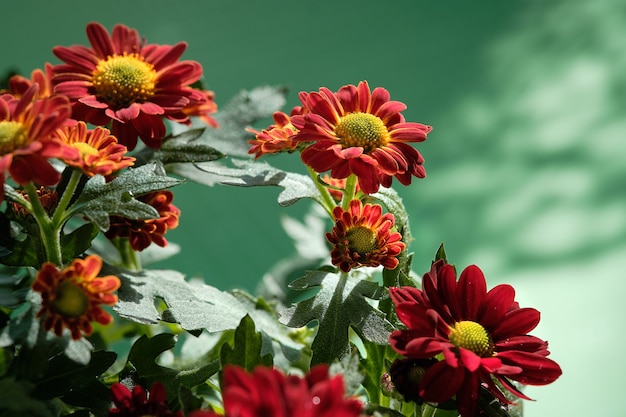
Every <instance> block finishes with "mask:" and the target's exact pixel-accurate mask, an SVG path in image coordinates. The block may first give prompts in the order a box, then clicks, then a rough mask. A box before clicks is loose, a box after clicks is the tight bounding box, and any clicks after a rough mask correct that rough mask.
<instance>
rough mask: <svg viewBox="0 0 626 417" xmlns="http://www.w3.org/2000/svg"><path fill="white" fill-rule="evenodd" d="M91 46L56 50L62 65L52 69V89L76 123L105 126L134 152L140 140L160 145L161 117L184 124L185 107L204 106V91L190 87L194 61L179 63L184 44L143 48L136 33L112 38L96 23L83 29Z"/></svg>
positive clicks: (117, 30) (198, 71)
mask: <svg viewBox="0 0 626 417" xmlns="http://www.w3.org/2000/svg"><path fill="white" fill-rule="evenodd" d="M87 37H88V39H89V42H90V43H91V46H92V47H91V48H87V47H85V46H79V45H74V46H70V47H63V46H57V47H55V48H54V49H53V52H54V54H55V55H56V56H57V57H58V58H59V59H60V60H62V61H64V62H65V64H61V65H56V66H54V67H53V71H54V74H55V76H54V78H53V79H52V81H53V84H54V90H55V92H57V93H61V94H65V95H66V96H68V97H69V98H70V100H71V101H72V104H73V115H74V118H75V119H77V120H84V121H86V122H88V123H91V124H94V125H97V126H104V125H107V124H108V123H109V122H112V128H111V130H112V133H113V135H114V136H116V137H117V138H118V140H119V141H120V142H121V143H123V144H124V145H126V146H127V147H128V149H129V150H133V149H134V148H135V146H136V144H137V137H138V136H139V137H140V138H141V140H143V141H144V142H145V144H146V145H147V146H149V147H151V148H158V147H160V146H161V140H162V139H163V137H164V136H165V133H166V128H165V124H164V123H163V120H162V119H163V118H164V117H165V118H167V119H170V120H174V121H176V122H184V123H186V122H188V121H189V116H188V115H187V114H185V112H184V109H185V108H186V107H187V106H189V105H193V104H199V103H206V101H207V100H208V98H207V96H206V95H205V93H203V92H202V91H200V90H196V89H194V88H192V87H190V85H191V84H193V83H194V82H196V81H198V80H199V79H200V77H201V76H202V66H201V65H200V64H199V63H198V62H195V61H179V58H180V57H181V55H182V54H183V52H184V51H185V49H186V48H187V44H186V43H185V42H180V43H177V44H176V45H174V46H170V45H156V44H148V45H146V44H145V41H143V40H142V39H141V38H140V37H139V33H138V32H137V31H136V30H134V29H130V28H128V27H127V26H125V25H116V26H115V27H114V28H113V31H112V34H111V35H109V33H108V32H107V30H106V29H105V28H104V27H103V26H102V25H101V24H99V23H90V24H88V25H87Z"/></svg>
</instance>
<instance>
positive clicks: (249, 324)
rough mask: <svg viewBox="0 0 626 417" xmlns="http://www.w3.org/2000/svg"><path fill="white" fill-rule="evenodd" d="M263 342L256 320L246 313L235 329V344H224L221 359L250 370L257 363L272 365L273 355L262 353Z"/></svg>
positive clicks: (223, 361) (224, 362)
mask: <svg viewBox="0 0 626 417" xmlns="http://www.w3.org/2000/svg"><path fill="white" fill-rule="evenodd" d="M261 344H262V342H261V333H259V332H257V331H256V329H255V327H254V321H253V320H252V319H251V318H250V316H249V315H247V314H246V315H245V316H244V318H243V319H241V323H239V326H237V329H236V330H235V340H234V343H233V346H232V347H231V346H230V345H229V344H224V345H222V349H221V351H220V358H221V361H222V363H223V364H226V363H227V364H229V365H238V366H241V367H242V368H244V369H245V370H246V371H248V372H250V371H252V370H253V369H254V367H255V366H257V365H264V366H272V363H273V361H272V355H270V354H265V355H261Z"/></svg>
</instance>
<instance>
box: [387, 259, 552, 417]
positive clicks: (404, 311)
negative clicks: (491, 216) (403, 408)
mask: <svg viewBox="0 0 626 417" xmlns="http://www.w3.org/2000/svg"><path fill="white" fill-rule="evenodd" d="M422 286H423V289H422V290H419V289H416V288H413V287H401V288H390V290H389V291H390V294H391V298H392V300H393V302H394V303H395V305H396V312H397V314H398V318H399V319H400V320H401V321H402V322H403V323H404V324H405V325H406V326H407V329H406V330H396V331H394V332H393V333H392V334H391V336H390V339H389V341H390V343H391V346H392V347H393V348H394V349H395V350H396V351H397V352H398V353H400V354H401V355H404V356H405V357H407V358H411V359H428V358H434V357H436V358H438V359H440V360H439V361H438V362H437V363H435V364H434V365H432V366H430V367H429V368H428V369H427V370H426V372H425V374H424V376H423V377H422V379H421V382H420V384H419V396H420V397H421V398H423V399H424V400H425V401H430V402H436V403H441V402H444V401H447V400H449V399H451V398H453V397H455V396H456V402H457V406H458V409H459V411H460V413H461V415H462V416H463V417H473V416H475V415H476V414H477V413H478V397H479V390H480V387H481V384H482V385H484V386H485V387H486V388H487V389H488V390H489V391H490V392H491V393H492V394H493V395H494V396H495V397H496V398H498V399H499V400H500V401H501V402H502V403H510V401H508V400H507V399H506V397H505V396H504V394H503V393H502V391H501V390H500V388H498V385H497V384H496V383H495V382H494V379H495V380H497V381H498V382H499V383H500V384H501V385H502V386H503V387H504V388H505V389H507V390H508V391H510V392H511V393H513V394H514V395H516V396H517V397H520V398H524V399H528V397H527V396H525V395H524V394H522V393H521V392H520V391H519V390H518V389H517V388H516V387H515V386H514V385H513V384H512V383H511V380H513V381H517V382H519V383H521V384H528V385H546V384H549V383H551V382H553V381H555V380H556V379H557V378H558V377H559V376H560V375H561V368H560V367H559V365H558V364H557V363H556V362H554V361H552V360H551V359H548V358H547V356H548V354H549V351H548V343H547V342H545V341H543V340H541V339H539V338H537V337H535V336H531V335H529V334H528V332H530V331H531V330H533V329H534V328H535V327H536V326H537V324H538V323H539V311H537V310H535V309H533V308H520V307H519V304H518V303H517V302H516V301H515V290H514V289H513V287H511V286H510V285H504V284H502V285H497V286H495V287H494V288H492V289H491V290H489V291H487V289H486V282H485V277H484V275H483V273H482V271H481V270H480V269H479V268H478V267H477V266H475V265H471V266H468V267H467V268H466V269H465V270H464V271H463V272H462V273H461V276H460V278H459V280H458V282H457V279H456V272H455V270H454V267H453V266H452V265H449V264H447V263H445V262H444V261H443V260H439V261H437V262H435V263H434V264H433V265H432V268H431V270H430V272H428V273H426V274H425V275H424V277H423V281H422Z"/></svg>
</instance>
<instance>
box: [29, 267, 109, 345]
mask: <svg viewBox="0 0 626 417" xmlns="http://www.w3.org/2000/svg"><path fill="white" fill-rule="evenodd" d="M101 268H102V259H101V258H100V257H99V256H97V255H91V256H87V257H86V258H85V259H74V260H73V261H72V263H71V264H70V265H68V266H67V267H66V268H63V269H61V270H59V269H58V268H57V267H56V266H55V265H54V264H52V263H50V262H46V263H44V264H43V265H42V266H41V269H40V270H39V272H38V273H37V279H36V280H35V282H34V283H33V290H34V291H37V292H39V293H41V298H42V303H41V309H40V310H39V312H38V313H37V317H43V318H44V322H43V324H44V327H45V329H46V330H53V331H54V333H55V334H56V335H57V336H61V335H62V334H63V329H64V328H67V329H69V330H70V332H71V334H72V338H73V339H76V340H78V339H80V338H81V337H82V334H85V335H86V336H89V335H90V334H91V333H92V331H93V328H92V326H91V322H93V321H95V322H98V323H100V324H109V323H110V322H111V321H112V320H113V317H111V315H110V314H109V313H107V312H106V311H105V310H104V309H103V308H102V306H101V305H102V304H104V305H107V306H112V305H114V304H115V303H116V302H117V295H115V294H113V293H114V292H115V291H117V289H118V288H119V287H120V280H119V278H118V277H116V276H113V275H108V276H104V277H98V274H99V273H100V269H101Z"/></svg>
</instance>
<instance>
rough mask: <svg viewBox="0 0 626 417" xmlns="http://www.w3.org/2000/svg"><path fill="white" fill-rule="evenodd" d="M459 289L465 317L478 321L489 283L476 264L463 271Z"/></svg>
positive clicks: (460, 303)
mask: <svg viewBox="0 0 626 417" xmlns="http://www.w3.org/2000/svg"><path fill="white" fill-rule="evenodd" d="M457 289H458V292H457V294H458V295H457V296H458V302H459V305H460V306H461V311H462V313H461V314H462V317H463V319H465V320H472V321H477V317H478V310H479V308H480V306H481V304H482V302H483V300H484V298H485V296H486V295H487V283H486V282H485V276H484V275H483V271H481V270H480V268H478V267H477V266H476V265H470V266H468V267H467V268H465V269H464V270H463V272H461V277H460V278H459V283H458V285H457Z"/></svg>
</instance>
